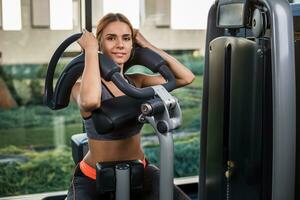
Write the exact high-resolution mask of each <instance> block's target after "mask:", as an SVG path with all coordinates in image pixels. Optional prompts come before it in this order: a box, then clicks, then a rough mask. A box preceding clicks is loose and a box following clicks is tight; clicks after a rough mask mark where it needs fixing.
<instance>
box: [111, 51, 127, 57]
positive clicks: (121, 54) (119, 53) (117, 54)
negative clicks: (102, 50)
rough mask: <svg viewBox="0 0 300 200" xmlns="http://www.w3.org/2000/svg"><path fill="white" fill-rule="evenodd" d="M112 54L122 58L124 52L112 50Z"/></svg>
mask: <svg viewBox="0 0 300 200" xmlns="http://www.w3.org/2000/svg"><path fill="white" fill-rule="evenodd" d="M112 54H113V55H115V56H116V57H118V58H122V57H124V56H125V55H126V53H122V52H114V53H112Z"/></svg>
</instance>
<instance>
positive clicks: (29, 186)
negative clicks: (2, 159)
mask: <svg viewBox="0 0 300 200" xmlns="http://www.w3.org/2000/svg"><path fill="white" fill-rule="evenodd" d="M12 149H14V151H17V152H18V154H19V155H22V156H24V157H26V158H28V160H29V161H27V162H25V163H21V162H10V163H5V164H4V163H0V195H1V196H9V195H18V194H30V193H39V192H46V191H47V192H49V191H58V190H66V189H67V188H68V186H69V184H70V180H71V176H72V171H73V168H74V164H73V161H72V158H71V152H70V148H64V149H57V150H54V151H47V152H42V153H37V152H32V151H25V150H17V149H16V148H13V147H9V148H8V149H1V154H3V153H4V154H6V155H7V154H9V153H12ZM21 152H22V153H21Z"/></svg>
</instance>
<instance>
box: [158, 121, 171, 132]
mask: <svg viewBox="0 0 300 200" xmlns="http://www.w3.org/2000/svg"><path fill="white" fill-rule="evenodd" d="M156 127H157V130H158V131H159V132H160V133H167V132H168V131H169V126H168V123H167V122H166V121H163V120H161V121H159V122H157V124H156Z"/></svg>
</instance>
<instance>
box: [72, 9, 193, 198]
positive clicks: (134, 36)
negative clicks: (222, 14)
mask: <svg viewBox="0 0 300 200" xmlns="http://www.w3.org/2000/svg"><path fill="white" fill-rule="evenodd" d="M134 42H136V43H137V44H139V45H140V46H142V47H147V48H149V49H152V50H153V51H155V52H157V53H158V54H160V55H161V56H162V57H163V58H164V59H165V60H166V62H167V64H168V66H169V67H170V69H171V70H172V72H173V73H174V75H175V78H176V86H177V87H182V86H185V85H187V84H190V83H191V82H192V81H193V80H194V78H195V77H194V75H193V73H192V72H191V71H190V70H188V69H187V68H186V67H185V66H183V65H182V64H181V63H180V62H178V61H177V60H176V59H175V58H173V57H172V56H170V55H169V54H167V53H166V52H164V51H162V50H161V49H158V48H156V47H154V46H153V45H152V44H151V43H149V42H148V41H147V40H146V39H145V38H144V37H143V36H142V34H141V33H140V32H139V31H138V30H133V28H132V25H131V23H130V22H129V20H128V19H127V18H126V17H125V16H124V15H122V14H119V13H117V14H112V13H110V14H107V15H106V16H104V17H103V18H102V19H101V20H100V21H99V23H98V26H97V31H96V37H94V35H93V34H92V33H90V32H86V31H85V32H84V33H83V35H82V37H81V38H80V39H79V40H78V43H79V45H80V46H81V47H82V49H84V51H85V61H86V62H85V66H84V71H83V74H82V77H81V79H80V80H78V81H77V82H76V83H75V84H74V86H73V89H72V98H73V99H74V100H75V101H76V102H77V104H78V106H79V108H80V113H81V116H82V118H83V120H84V123H85V126H86V131H87V135H88V138H89V139H88V143H89V152H88V153H87V154H86V156H85V157H84V159H83V161H81V162H80V164H79V166H77V167H76V169H75V173H74V177H73V180H72V184H71V187H70V189H69V193H68V199H84V200H86V199H99V197H96V184H95V178H96V171H95V166H96V163H97V162H105V161H120V160H138V159H139V160H142V161H143V163H144V166H145V178H144V180H145V186H144V188H145V191H144V194H143V196H145V198H143V199H158V195H159V192H158V187H157V184H156V185H155V184H154V185H155V186H156V187H155V188H153V184H152V183H149V182H151V181H154V182H155V181H158V178H155V177H158V176H159V174H158V172H159V171H158V170H157V169H156V168H155V169H154V170H153V167H152V168H150V166H148V165H147V164H146V160H145V157H144V153H143V150H142V148H141V142H140V141H141V140H140V137H141V136H140V134H139V132H140V130H134V132H131V133H118V134H119V135H120V134H122V136H121V137H119V138H118V139H116V138H114V133H111V134H110V133H109V134H105V135H100V134H97V133H96V132H95V129H94V126H93V122H92V120H91V114H92V111H93V110H95V109H97V108H99V107H101V102H102V101H103V100H105V99H108V98H113V97H117V96H122V95H124V94H123V92H121V91H120V90H119V89H118V88H117V87H116V86H115V85H114V84H113V83H112V82H107V81H105V80H104V79H102V78H101V73H100V70H99V62H98V51H99V50H100V51H102V52H103V53H104V54H106V55H107V56H109V57H110V58H111V59H112V60H114V61H115V63H117V64H118V65H119V66H120V68H121V72H123V66H124V63H125V62H126V61H127V60H128V59H129V58H130V56H131V51H132V48H133V44H134ZM100 67H101V66H100ZM99 74H100V76H99ZM122 74H123V73H122ZM128 79H129V80H128V81H130V82H132V83H133V84H134V85H135V86H136V87H147V86H151V85H159V84H163V83H165V80H164V79H163V78H162V77H161V76H146V75H142V74H131V75H128ZM120 138H122V139H120ZM149 173H152V174H151V175H149ZM152 179H153V180H152ZM154 179H155V180H154ZM174 197H175V199H187V197H186V196H185V195H184V194H183V193H182V192H181V191H180V190H179V189H178V188H176V189H175V190H174Z"/></svg>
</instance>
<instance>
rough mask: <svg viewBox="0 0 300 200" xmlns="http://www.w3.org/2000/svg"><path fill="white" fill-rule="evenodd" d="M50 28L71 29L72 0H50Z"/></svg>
mask: <svg viewBox="0 0 300 200" xmlns="http://www.w3.org/2000/svg"><path fill="white" fill-rule="evenodd" d="M50 28H51V29H52V30H71V29H73V4H72V0H51V1H50Z"/></svg>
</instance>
